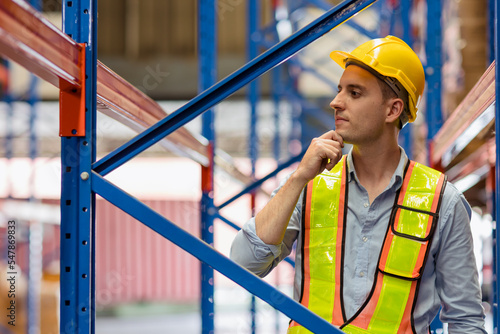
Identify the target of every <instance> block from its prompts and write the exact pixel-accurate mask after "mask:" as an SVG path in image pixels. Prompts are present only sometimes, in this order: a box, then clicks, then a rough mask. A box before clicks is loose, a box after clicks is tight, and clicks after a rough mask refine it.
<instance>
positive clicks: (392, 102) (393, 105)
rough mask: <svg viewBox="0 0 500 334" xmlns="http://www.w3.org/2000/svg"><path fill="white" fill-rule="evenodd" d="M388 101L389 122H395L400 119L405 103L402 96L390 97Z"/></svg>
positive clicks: (387, 118)
mask: <svg viewBox="0 0 500 334" xmlns="http://www.w3.org/2000/svg"><path fill="white" fill-rule="evenodd" d="M387 102H388V111H387V117H386V120H387V123H393V122H394V121H396V120H398V119H399V116H401V113H402V112H403V111H404V103H403V100H402V99H400V98H392V99H389V101H387Z"/></svg>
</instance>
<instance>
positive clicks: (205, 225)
mask: <svg viewBox="0 0 500 334" xmlns="http://www.w3.org/2000/svg"><path fill="white" fill-rule="evenodd" d="M215 6H216V1H214V0H199V1H198V22H199V23H198V46H199V47H198V58H199V60H198V63H199V75H198V77H199V83H198V87H199V91H200V92H202V91H204V90H205V89H208V88H209V87H210V86H212V85H213V84H214V83H215V82H216V81H217V50H216V47H217V42H216V35H217V34H216V32H217V22H216V20H215V17H216V7H215ZM202 135H203V136H204V137H205V138H207V140H208V152H207V155H208V166H202V167H201V169H202V178H201V183H202V184H201V189H202V198H201V205H200V209H201V222H200V223H201V224H200V226H201V239H202V240H203V241H205V242H206V243H207V244H209V245H211V246H213V243H214V232H213V231H214V217H215V214H214V213H215V208H214V150H215V129H214V110H213V108H212V109H209V110H207V111H206V112H205V113H204V114H203V115H202ZM200 272H201V332H202V333H203V334H210V333H214V327H215V326H214V318H215V308H214V303H215V299H214V283H215V282H214V270H213V269H212V267H211V266H210V265H209V264H208V263H205V262H201V271H200Z"/></svg>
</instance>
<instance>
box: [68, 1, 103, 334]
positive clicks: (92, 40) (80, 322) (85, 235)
mask: <svg viewBox="0 0 500 334" xmlns="http://www.w3.org/2000/svg"><path fill="white" fill-rule="evenodd" d="M63 29H64V32H65V33H66V34H68V36H69V37H71V38H73V39H74V40H75V41H77V42H79V43H84V45H85V49H84V50H83V53H84V54H85V57H84V59H85V64H80V66H84V69H85V73H84V74H83V75H82V76H81V91H83V92H84V93H85V95H84V96H79V97H76V99H84V102H83V103H84V108H85V109H84V110H83V112H84V117H85V123H84V133H80V132H81V130H80V129H78V130H77V129H69V133H67V131H68V129H64V128H62V126H61V136H62V137H61V174H62V175H61V177H62V188H61V306H60V307H61V318H60V332H61V333H94V332H95V277H94V273H95V270H94V269H95V268H94V267H95V242H94V238H95V233H94V232H95V226H94V214H95V213H94V208H95V194H93V193H92V190H91V185H90V183H91V178H90V174H91V164H92V163H93V162H94V161H95V115H96V69H97V50H96V48H97V0H72V1H69V0H68V1H64V2H63ZM61 86H62V85H61ZM62 88H63V87H61V101H60V108H61V120H62V119H63V118H65V117H66V116H68V114H69V117H71V118H73V117H75V118H76V116H74V115H71V114H72V113H79V112H81V111H82V110H78V108H74V104H69V105H68V104H67V102H66V101H65V99H66V98H68V96H65V95H64V94H66V92H63V90H62ZM69 89H70V93H69V94H71V93H76V94H78V93H79V92H81V91H79V90H78V89H74V91H76V92H74V91H73V89H72V88H69ZM69 98H70V99H71V97H69ZM77 103H82V101H79V102H77Z"/></svg>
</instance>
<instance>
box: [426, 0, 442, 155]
mask: <svg viewBox="0 0 500 334" xmlns="http://www.w3.org/2000/svg"><path fill="white" fill-rule="evenodd" d="M441 9H442V1H441V0H439V1H428V2H427V39H426V45H425V49H426V50H432V57H431V56H430V55H429V53H427V64H426V66H425V76H426V79H427V94H426V106H425V109H426V119H427V127H428V131H427V142H428V143H431V142H432V139H433V138H434V136H435V135H436V133H437V132H438V131H439V129H440V128H441V126H442V125H443V114H442V110H441V101H442V99H441V92H442V90H441V87H442V86H441V81H442V74H441V68H442V65H443V60H442V47H441V43H442V27H441ZM428 149H429V152H428V153H429V154H428V156H429V157H430V156H431V154H432V151H431V150H432V145H428ZM429 160H430V158H429Z"/></svg>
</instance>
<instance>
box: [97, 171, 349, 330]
mask: <svg viewBox="0 0 500 334" xmlns="http://www.w3.org/2000/svg"><path fill="white" fill-rule="evenodd" d="M91 184H92V190H93V191H94V192H95V193H96V194H99V195H100V196H102V197H103V198H104V199H106V200H107V201H109V202H110V203H111V204H113V205H115V206H116V207H118V208H119V209H121V210H123V211H124V212H126V213H128V214H129V215H130V216H132V217H134V218H135V219H137V220H139V221H140V222H142V223H143V224H144V225H146V226H148V227H149V228H151V229H152V230H153V231H155V232H157V233H159V234H160V235H162V236H163V237H165V238H166V239H168V240H170V241H171V242H173V243H174V244H176V245H177V246H179V247H180V248H182V249H184V250H185V251H187V252H188V253H190V254H192V255H193V256H195V257H196V258H198V259H199V260H200V261H203V262H205V263H206V264H208V265H210V266H212V267H213V268H214V269H215V270H217V271H219V272H220V273H221V274H223V275H225V276H226V277H228V278H229V279H231V280H233V281H234V282H236V283H238V284H239V285H241V286H242V287H243V288H245V289H247V290H248V291H249V292H250V293H252V294H254V295H256V296H257V297H259V298H261V299H262V300H263V301H265V302H266V303H268V304H269V305H271V306H273V307H274V308H276V309H278V310H280V311H281V312H283V313H284V314H285V315H287V316H289V317H290V318H292V319H294V320H295V321H297V322H298V323H300V324H303V326H304V327H306V328H307V329H309V330H310V331H312V332H313V333H333V334H335V333H342V332H341V331H340V330H339V329H337V328H335V327H334V326H332V325H331V324H330V323H329V322H327V321H326V320H324V319H322V318H321V317H319V316H317V315H316V314H314V313H312V312H311V311H309V310H308V309H307V308H305V307H304V306H302V305H301V304H299V303H297V302H296V301H294V300H293V299H292V298H290V297H288V296H287V295H285V294H283V293H282V292H281V291H279V290H277V289H275V288H273V287H272V286H271V285H270V284H268V283H266V282H265V281H263V280H262V279H260V278H259V277H257V276H256V275H254V274H252V273H250V272H249V271H248V270H246V269H244V268H243V267H240V266H239V265H237V264H236V263H235V262H233V261H231V260H230V259H229V258H227V257H226V256H224V255H222V254H221V253H219V252H218V251H216V250H215V249H214V248H213V247H211V246H210V245H209V244H207V243H206V242H204V241H202V240H200V239H198V238H197V237H195V236H193V235H191V234H189V233H188V232H186V231H185V230H183V229H182V228H180V227H178V226H177V225H175V224H174V223H172V222H171V221H169V220H168V219H166V218H165V217H163V216H162V215H160V214H159V213H157V212H155V211H154V210H153V209H151V208H150V207H148V206H147V205H145V204H144V203H142V202H140V201H139V200H138V199H136V198H134V197H132V196H130V195H129V194H127V193H126V192H124V191H123V190H121V189H120V188H118V187H117V186H115V185H114V184H112V183H110V182H109V181H107V180H105V179H104V178H103V177H102V176H100V175H99V174H97V173H96V172H92V182H91Z"/></svg>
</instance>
